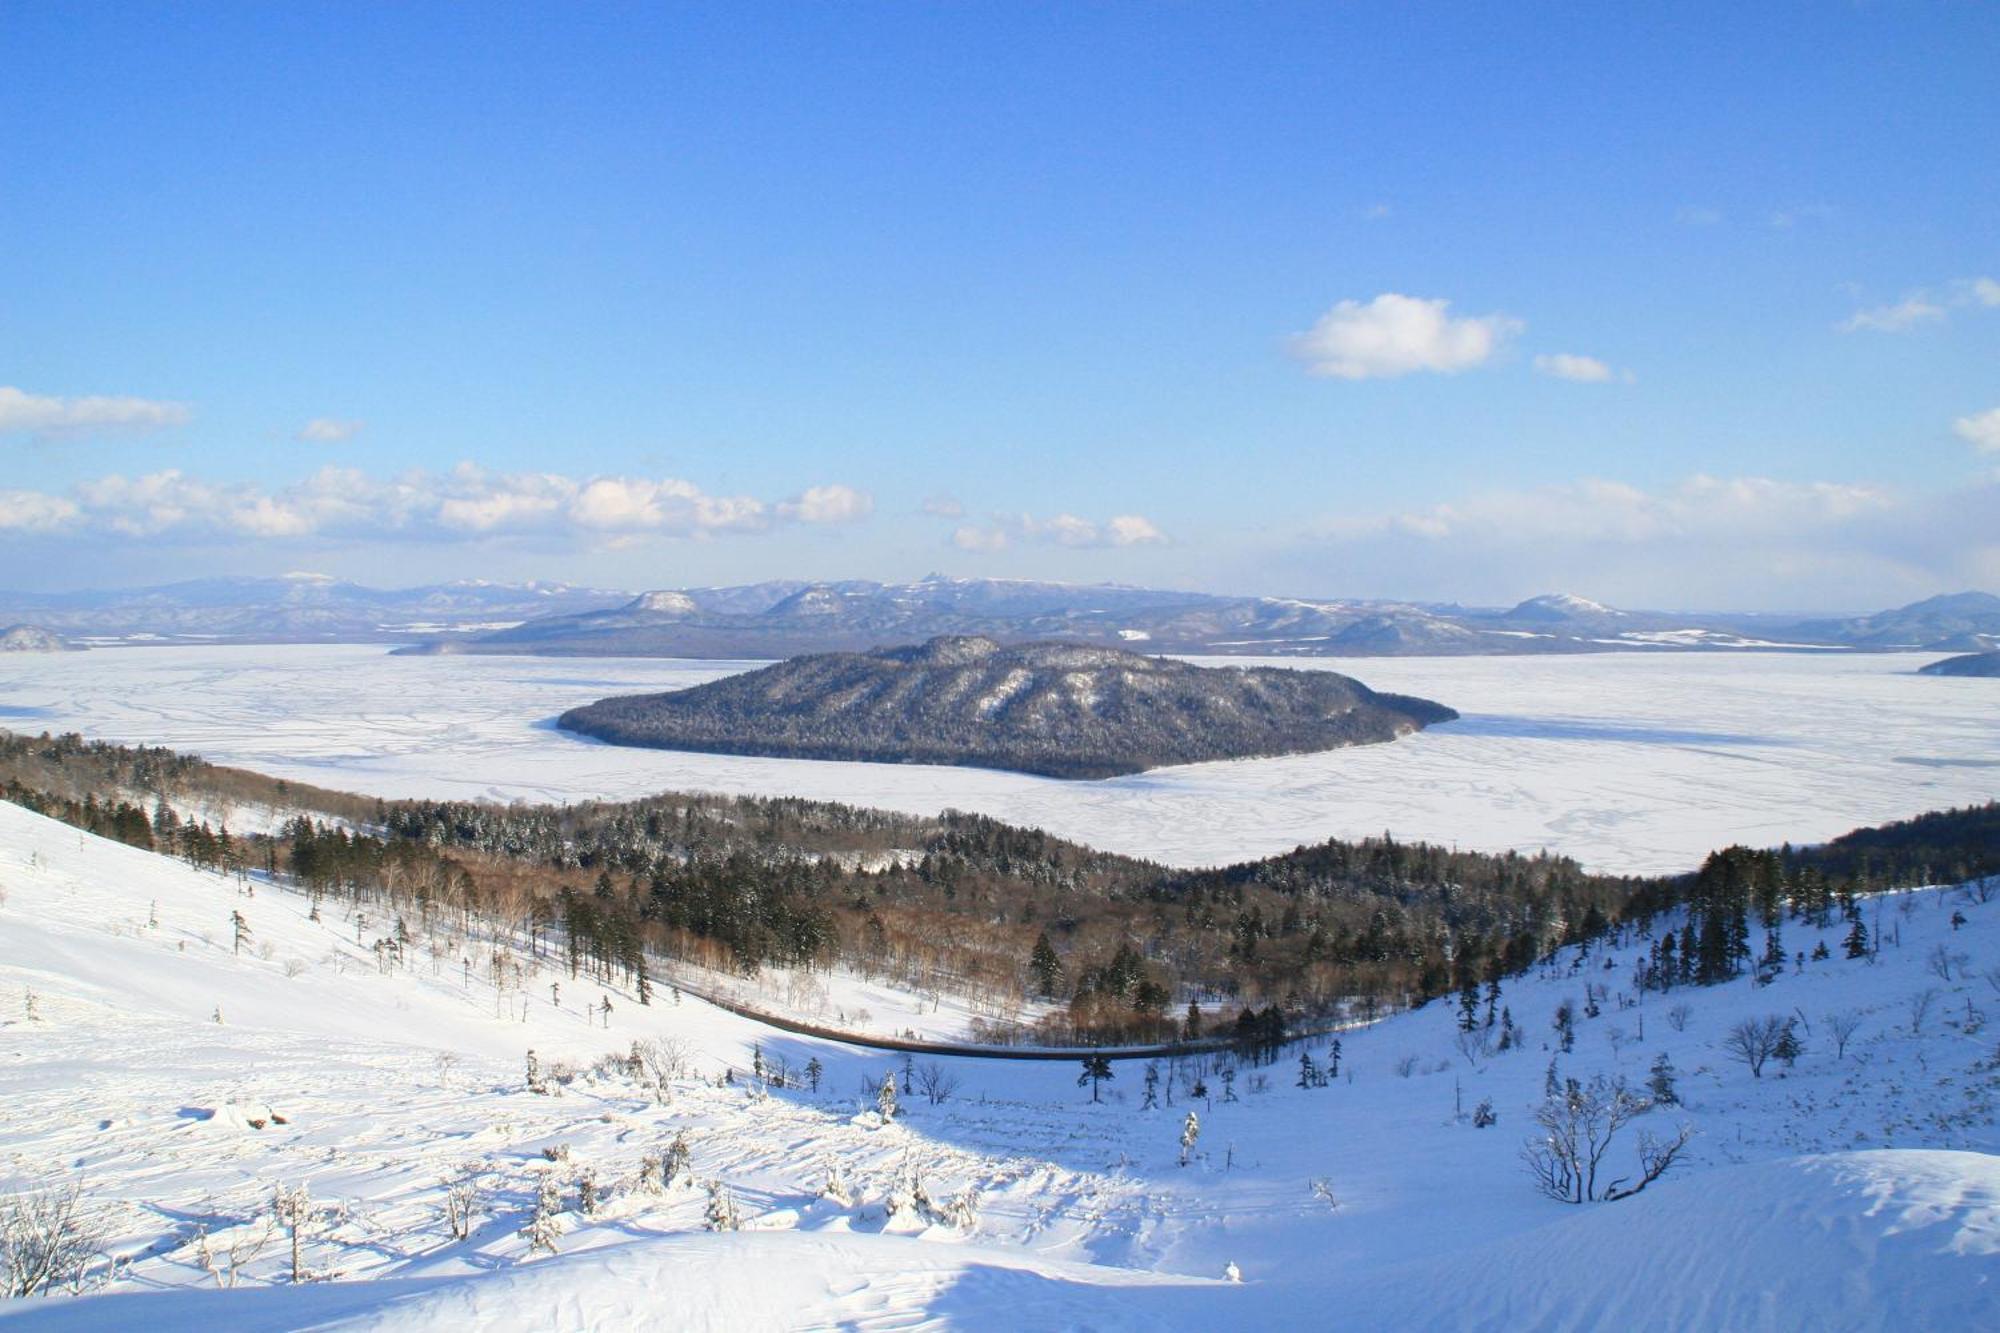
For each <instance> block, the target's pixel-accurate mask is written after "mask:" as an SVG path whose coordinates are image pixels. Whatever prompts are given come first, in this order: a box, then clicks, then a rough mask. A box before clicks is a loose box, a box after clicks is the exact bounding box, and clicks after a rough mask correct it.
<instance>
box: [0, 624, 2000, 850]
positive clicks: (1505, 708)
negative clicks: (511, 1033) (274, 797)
mask: <svg viewBox="0 0 2000 1333" xmlns="http://www.w3.org/2000/svg"><path fill="white" fill-rule="evenodd" d="M1208 660H1210V661H1213V659H1208ZM1930 660H1932V659H1931V658H1928V657H1924V656H1922V655H1910V654H1797V655H1784V654H1745V655H1741V656H1737V655H1728V656H1723V655H1714V656H1702V655H1685V654H1675V655H1665V654H1652V655H1649V654H1645V653H1629V654H1605V655H1597V656H1587V657H1554V658H1541V657H1500V658H1464V657H1459V658H1373V659H1366V660H1358V661H1344V660H1340V659H1325V660H1324V661H1321V660H1314V661H1312V662H1310V663H1304V662H1300V661H1296V660H1284V661H1278V662H1272V663H1256V662H1253V661H1252V660H1250V659H1243V660H1241V661H1238V660H1237V659H1231V661H1233V662H1238V664H1241V665H1252V664H1266V665H1284V666H1293V667H1302V668H1308V669H1310V668H1321V667H1323V668H1326V669H1333V670H1340V671H1346V672H1348V673H1350V674H1353V675H1355V676H1357V677H1359V678H1360V679H1361V680H1363V681H1364V682H1366V683H1367V684H1369V685H1371V686H1373V687H1375V688H1378V689H1384V690H1394V691H1401V692H1405V693H1410V694H1415V695H1418V696H1421V697H1424V698H1429V699H1436V700H1438V701H1439V702H1441V703H1445V704H1448V705H1450V706H1451V707H1454V708H1456V709H1458V710H1459V711H1460V712H1461V713H1462V714H1464V717H1463V719H1462V720H1461V721H1458V722H1454V723H1449V724H1446V725H1444V726H1440V727H1434V728H1431V729H1429V730H1426V731H1424V732H1421V733H1419V734H1417V735H1414V736H1410V737H1407V738H1405V739H1402V740H1399V741H1396V742H1394V743H1393V744H1387V745H1372V746H1363V747H1359V748H1355V749H1347V750H1336V751H1330V752H1326V753H1322V754H1314V755H1300V756H1292V757H1288V758H1279V759H1254V760H1241V761H1234V762H1226V763H1211V764H1192V765H1187V766H1185V767H1179V768H1167V769H1157V770H1154V771H1152V772H1149V773H1143V774H1139V775H1136V776H1133V777H1125V778H1113V779H1108V780H1105V781H1099V782H1065V781H1061V780H1058V779H1052V778H1036V777H1030V776H1026V775H1023V774H1016V773H1001V772H994V771H988V770H982V769H973V768H940V767H930V766H921V765H894V764H855V763H826V762H817V761H811V760H789V759H754V758H739V757H730V756H718V755H702V754H684V753H675V752H670V751H663V750H636V749H627V748H621V747H616V746H607V745H601V744H597V743H595V742H591V741H587V740H584V739H582V738H579V737H576V736H572V735H569V734H567V733H564V732H561V731H557V730H555V729H554V727H553V726H552V720H553V719H554V718H555V717H556V716H557V715H558V714H560V713H561V712H563V711H564V710H565V709H568V708H571V707H574V706H576V705H578V704H583V703H589V702H591V701H593V700H595V699H598V698H602V697H604V696H606V695H610V694H622V693H633V692H642V691H647V690H662V689H672V688H678V687H681V686H687V685H694V684H699V683H702V682H704V681H709V680H713V679H716V678H717V677H719V676H722V675H725V674H728V673H729V672H731V671H736V670H742V669H745V668H746V667H747V666H749V665H753V664H746V663H736V664H730V663H716V662H672V661H657V660H651V661H649V660H629V659H627V660H618V659H552V658H526V657H521V658H508V657H451V656H444V657H392V656H389V655H388V654H387V653H386V652H385V651H384V650H382V649H381V648H379V647H367V646H343V647H298V646H291V647H212V648H184V647H176V648H127V649H105V650H98V651H93V652H89V653H77V654H64V655H59V656H44V657H33V656H17V657H10V658H8V659H6V660H4V661H0V726H5V727H8V728H9V729H11V730H14V731H20V732H29V733H33V732H39V731H43V730H49V731H55V732H62V731H78V732H81V733H83V734H84V735H86V736H89V737H93V738H100V739H105V740H112V741H121V742H127V743H133V744H149V745H168V746H173V747H175V748H179V749H185V750H193V751H197V752H199V753H200V754H202V755H203V756H204V757H206V758H207V759H209V760H211V761H212V762H215V763H226V764H238V765H241V766H243V767H247V768H252V769H256V770H257V771H259V772H263V773H269V774H272V775H274V776H279V777H287V778H291V779H294V780H299V781H307V782H315V783H319V784H321V785H324V786H330V787H335V788H339V789H343V790H358V791H364V792H368V793H371V794H375V795H382V796H392V797H393V796H420V797H491V798H495V799H499V800H509V799H514V798H523V799H527V800H555V801H560V800H576V799H582V798H605V799H622V798H627V797H634V796H640V795H645V794H648V793H652V792H657V791H663V790H682V791H715V792H726V793H732V794H783V795H795V796H808V797H818V798H823V799H828V800H837V801H844V802H848V803H851V804H856V805H865V806H876V807H882V808H886V809H894V810H903V811H908V812H911V813H918V814H931V813H935V812H936V811H938V810H940V809H942V808H944V807H947V806H950V807H956V808H958V809H963V810H976V811H979V812H982V813H985V814H990V815H993V816H995V817H996V818H1000V819H1004V820H1006V821H1008V822H1011V823H1017V824H1026V825H1034V826H1038V827H1042V828H1046V829H1048V830H1050V831H1051V832H1054V833H1057V834H1060V835H1062V836H1064V837H1069V838H1073V839H1075V840H1077V841H1079V842H1083V843H1085V844H1087V845H1090V846H1093V847H1098V848H1102V849H1104V850H1107V851H1119V852H1126V853H1130V854H1132V855H1137V856H1144V857H1149V858H1153V859H1156V860H1163V861H1167V862H1169V863H1173V864H1181V865H1195V864H1216V863H1221V862H1226V861H1233V860H1239V859H1247V858H1251V857H1256V856H1263V855H1270V854H1273V853H1277V852H1282V851H1287V850H1289V849H1291V848H1292V847H1294V846H1297V845H1299V844H1301V843H1308V842H1317V841H1319V840H1322V839H1324V838H1327V837H1333V836H1341V837H1358V836H1366V835H1372V834H1377V833H1380V832H1382V831H1383V830H1385V829H1387V830H1390V831H1391V832H1393V833H1394V834H1395V835H1396V836H1397V837H1399V838H1404V839H1427V840H1430V841H1435V842H1438V843H1445V844H1455V845H1457V846H1461V847H1467V848H1480V849H1486V850H1500V849H1506V848H1515V849H1521V850H1533V849H1537V848H1542V847H1547V848H1550V849H1552V850H1555V851H1560V852H1565V853H1568V854H1570V855H1572V856H1575V857H1577V858H1578V859H1579V860H1581V861H1582V862H1583V863H1584V864H1585V865H1587V866H1589V867H1591V868H1593V869H1597V870H1603V871H1610V872H1635V873H1663V872H1674V871H1680V870H1686V869H1688V868H1690V867H1692V866H1693V865H1694V864H1695V863H1697V862H1698V861H1699V860H1700V859H1701V857H1702V856H1703V855H1705V854H1706V853H1707V852H1709V851H1711V850H1713V849H1714V848H1716V847H1719V846H1723V845H1725V844H1727V843H1730V842H1743V843H1747V844H1750V845H1753V846H1763V845H1776V844H1778V843H1780V842H1783V841H1787V840H1789V841H1792V842H1806V841H1813V840H1818V839H1823V838H1827V837H1831V836H1834V835H1836V834H1839V833H1842V832H1845V831H1846V830H1848V829H1850V828H1854V827H1857V826H1860V825H1864V824H1872V823H1880V822H1882V821H1884V820H1889V819H1895V818H1902V817H1906V816H1909V815H1912V814H1916V813H1918V812H1920V811H1923V810H1930V809H1938V808H1942V807H1946V806H1951V805H1959V804H1966V803H1970V802H1974V801H1981V800H1986V799H1990V798H1991V797H1992V796H1993V795H1994V793H1995V790H1996V784H2000V687H1996V685H1995V683H1994V682H1993V681H1991V680H1976V679H1956V680H1952V679H1935V678H1930V677H1923V676H1918V675H1916V674H1915V672H1916V669H1917V668H1918V667H1919V666H1921V665H1923V664H1924V663H1925V662H1927V661H1930ZM247 813H248V812H246V814H247ZM230 822H231V825H232V827H242V826H243V824H244V818H242V817H238V818H232V819H231V820H230Z"/></svg>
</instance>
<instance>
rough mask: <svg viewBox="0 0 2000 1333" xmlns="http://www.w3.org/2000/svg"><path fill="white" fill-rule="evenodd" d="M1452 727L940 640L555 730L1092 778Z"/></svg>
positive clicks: (1034, 647) (1314, 689)
mask: <svg viewBox="0 0 2000 1333" xmlns="http://www.w3.org/2000/svg"><path fill="white" fill-rule="evenodd" d="M1457 716H1458V714H1457V713H1455V712H1453V711H1452V710H1451V709H1449V708H1446V707H1444V706H1443V705H1441V704H1435V703H1432V702H1431V701H1429V700H1428V699H1415V698H1410V697H1408V696H1405V695H1398V694H1378V693H1376V692H1375V691H1373V690H1371V689H1369V688H1368V687H1367V686H1365V685H1363V684H1362V683H1361V682H1359V681H1357V680H1354V679H1351V678H1350V677H1347V676H1342V675H1337V674H1335V673H1334V672H1331V671H1292V670H1286V669H1280V668H1273V667H1257V668H1241V667H1198V666H1192V665H1190V664H1188V663H1185V662H1177V661H1171V660H1168V659H1165V658H1158V657H1147V656H1143V655H1141V654H1139V653H1131V652H1126V651H1124V650H1122V649H1117V648H1104V647H1095V646H1091V645H1085V644H1074V643H1030V644H1020V645H1016V646H1012V647H1003V646H1001V645H1000V644H998V643H996V642H994V641H993V640H991V639H986V638H978V637H941V638H936V639H932V640H931V641H930V642H928V643H925V644H922V645H917V646H912V647H904V648H883V649H877V650H875V651H873V652H867V653H822V654H817V655H814V656H808V657H797V658H793V659H791V660H790V661H786V662H780V663H778V664H777V665H775V666H770V667H766V668H764V669H763V670H761V671H752V672H747V673H745V674H743V675H740V676H730V677H727V678H726V679H723V680H718V681H712V682H710V683H709V684H706V685H698V686H695V687H694V688H692V689H686V690H676V691H673V692H672V693H668V694H639V695H627V696H623V697H620V698H614V699H604V700H600V701H599V702H597V703H594V704H590V705H587V706H585V707H583V708H576V709H572V710H570V711H569V712H567V713H565V714H563V716H562V719H561V725H562V726H564V727H565V728H567V729H569V730H572V731H577V732H581V733H584V734H586V735H590V736H596V737H598V738H599V739H602V740H607V741H612V742H614V743H616V744H620V745H645V746H654V747H658V748H662V749H675V750H700V751H705V752H710V753H722V754H752V755H770V756H775V757H780V758H793V759H858V760H866V761H872V762H877V763H927V764H967V765H974V766H977V767H983V768H1006V769H1014V770H1017V771H1020V772H1025V773H1039V774H1042V775H1044V776H1048V777H1058V778H1102V777H1112V776H1115V775H1118V774H1122V773H1137V772H1141V771H1143V770H1145V769H1149V768H1158V767H1161V766H1162V765H1166V764H1190V763H1199V762H1202V761H1204V760H1211V759H1242V758H1249V757H1253V756H1259V755H1278V754H1298V753H1304V752H1308V751H1314V750H1328V749H1334V748H1337V747H1341V746H1347V745H1364V744H1369V743H1372V742H1377V741H1388V740H1394V739H1395V738H1396V737H1398V736H1402V735H1406V734H1408V733H1410V732H1412V731H1416V730H1419V729H1421V728H1423V727H1426V726H1429V725H1431V724H1433V723H1436V722H1447V721H1450V720H1451V719H1453V718H1455V717H1457Z"/></svg>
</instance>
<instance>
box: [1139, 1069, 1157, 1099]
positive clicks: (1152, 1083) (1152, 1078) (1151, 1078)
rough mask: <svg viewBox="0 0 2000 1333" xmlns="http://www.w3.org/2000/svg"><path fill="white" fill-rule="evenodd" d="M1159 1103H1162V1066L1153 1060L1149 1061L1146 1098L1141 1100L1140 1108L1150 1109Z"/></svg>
mask: <svg viewBox="0 0 2000 1333" xmlns="http://www.w3.org/2000/svg"><path fill="white" fill-rule="evenodd" d="M1159 1104H1160V1067H1159V1066H1158V1065H1156V1064H1154V1063H1152V1062H1151V1061H1147V1063H1146V1090H1145V1100H1144V1101H1142V1102H1140V1104H1139V1109H1140V1110H1142V1111H1150V1110H1152V1109H1153V1108H1154V1107H1156V1106H1158V1105H1159Z"/></svg>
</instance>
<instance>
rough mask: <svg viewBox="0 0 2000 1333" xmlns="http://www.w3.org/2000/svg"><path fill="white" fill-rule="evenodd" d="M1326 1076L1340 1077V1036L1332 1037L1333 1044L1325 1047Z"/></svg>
mask: <svg viewBox="0 0 2000 1333" xmlns="http://www.w3.org/2000/svg"><path fill="white" fill-rule="evenodd" d="M1326 1076H1327V1077H1328V1078H1339V1077H1340V1038H1338V1037H1335V1038H1334V1039H1333V1045H1331V1046H1329V1047H1328V1048H1327V1052H1326Z"/></svg>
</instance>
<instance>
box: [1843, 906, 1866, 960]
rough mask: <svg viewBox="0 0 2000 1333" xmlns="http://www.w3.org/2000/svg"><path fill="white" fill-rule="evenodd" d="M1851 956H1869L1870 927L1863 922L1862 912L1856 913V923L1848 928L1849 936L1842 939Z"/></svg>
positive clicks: (1848, 954)
mask: <svg viewBox="0 0 2000 1333" xmlns="http://www.w3.org/2000/svg"><path fill="white" fill-rule="evenodd" d="M1842 944H1843V945H1844V946H1845V947H1846V950H1847V956H1848V957H1849V958H1866V957H1867V956H1868V927H1867V926H1865V925H1863V924H1861V913H1860V912H1859V911H1856V912H1855V913H1854V924H1853V925H1851V926H1849V927H1848V928H1847V938H1846V939H1845V940H1843V941H1842Z"/></svg>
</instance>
